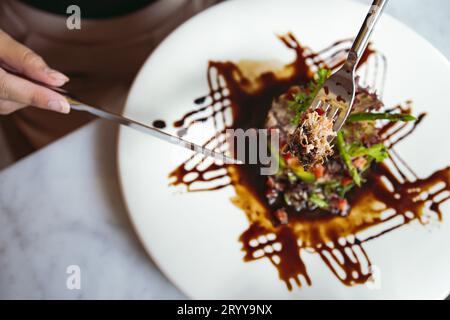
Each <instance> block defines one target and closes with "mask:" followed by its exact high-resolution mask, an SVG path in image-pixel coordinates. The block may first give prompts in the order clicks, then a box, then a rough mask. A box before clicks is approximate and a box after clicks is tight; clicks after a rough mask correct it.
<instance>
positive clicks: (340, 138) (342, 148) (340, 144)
mask: <svg viewBox="0 0 450 320" xmlns="http://www.w3.org/2000/svg"><path fill="white" fill-rule="evenodd" d="M336 143H337V148H338V150H339V153H340V154H341V157H342V160H344V163H345V165H346V166H347V169H348V172H349V173H350V176H351V177H352V179H353V181H354V182H355V184H356V185H357V186H358V187H359V186H361V176H360V175H359V173H358V169H356V167H355V166H354V165H353V162H352V159H351V156H350V154H349V153H348V146H347V144H346V143H345V140H344V134H343V133H342V131H339V132H338V133H337V137H336Z"/></svg>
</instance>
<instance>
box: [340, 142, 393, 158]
mask: <svg viewBox="0 0 450 320" xmlns="http://www.w3.org/2000/svg"><path fill="white" fill-rule="evenodd" d="M348 153H349V155H350V156H351V157H364V156H369V157H371V158H373V159H374V160H375V161H376V162H382V161H383V160H384V159H386V158H387V157H388V156H389V153H388V150H387V148H386V146H385V145H384V144H382V143H378V144H375V145H373V146H371V147H369V148H366V147H364V146H362V145H360V144H352V145H351V146H350V147H349V148H348Z"/></svg>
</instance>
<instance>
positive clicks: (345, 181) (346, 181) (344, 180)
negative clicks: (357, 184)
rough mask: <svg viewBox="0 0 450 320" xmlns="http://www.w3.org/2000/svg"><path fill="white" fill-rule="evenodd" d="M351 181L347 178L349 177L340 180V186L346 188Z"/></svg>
mask: <svg viewBox="0 0 450 320" xmlns="http://www.w3.org/2000/svg"><path fill="white" fill-rule="evenodd" d="M352 181H353V180H352V179H351V178H349V177H344V178H342V180H341V185H342V186H344V187H346V186H348V185H349V184H350V183H352Z"/></svg>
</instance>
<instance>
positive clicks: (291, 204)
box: [266, 69, 416, 224]
mask: <svg viewBox="0 0 450 320" xmlns="http://www.w3.org/2000/svg"><path fill="white" fill-rule="evenodd" d="M329 75H330V71H329V70H326V69H320V70H319V71H318V73H317V74H316V75H315V77H314V80H313V81H311V82H310V83H309V84H308V85H307V86H304V87H300V86H293V87H291V88H290V89H289V90H288V91H287V92H286V93H284V94H282V95H281V96H280V97H278V98H277V99H275V101H274V102H273V104H272V107H271V109H270V111H269V113H268V117H267V121H266V127H267V128H268V129H270V131H272V130H277V131H278V133H279V134H280V139H281V141H280V152H279V153H278V154H277V161H278V164H279V170H278V172H277V174H275V175H273V176H270V177H268V179H267V184H266V197H267V201H268V203H269V205H270V206H271V207H272V208H273V211H272V212H274V216H275V218H276V220H278V222H279V223H281V224H287V223H288V221H289V217H290V216H291V215H298V214H302V211H303V210H307V211H309V212H311V211H317V213H330V214H334V215H340V216H346V215H348V213H349V210H350V206H349V202H348V200H347V199H346V196H347V193H348V191H350V190H351V189H353V188H358V187H361V185H362V184H364V183H365V178H364V177H365V175H366V173H367V172H368V170H370V168H371V166H372V165H373V164H374V163H379V162H382V161H383V160H384V159H386V158H387V157H388V156H389V153H388V148H387V146H386V145H385V142H384V141H383V140H382V139H381V135H380V130H381V128H382V123H383V122H384V123H385V122H386V121H414V120H416V118H415V117H414V116H412V115H411V114H410V113H409V112H404V111H403V112H402V113H399V112H398V110H396V109H391V110H385V109H384V106H383V103H382V102H381V100H380V98H379V97H378V96H377V95H376V94H374V93H369V91H368V90H367V89H365V88H363V87H361V86H358V87H357V92H356V97H355V102H354V105H353V107H352V112H351V114H350V116H349V118H348V120H347V121H346V123H345V124H344V126H343V127H342V129H341V130H340V131H339V132H334V131H333V123H332V120H330V119H329V118H327V117H326V116H325V114H324V110H322V109H321V108H317V109H312V108H310V104H311V102H312V101H313V100H314V97H315V96H316V94H317V93H318V91H319V90H320V88H321V86H322V85H323V83H324V82H325V80H326V79H327V77H328V76H329Z"/></svg>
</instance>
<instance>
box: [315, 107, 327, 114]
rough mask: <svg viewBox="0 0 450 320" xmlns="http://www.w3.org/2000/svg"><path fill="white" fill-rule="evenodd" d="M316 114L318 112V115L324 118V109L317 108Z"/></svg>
mask: <svg viewBox="0 0 450 320" xmlns="http://www.w3.org/2000/svg"><path fill="white" fill-rule="evenodd" d="M316 112H317V114H318V115H319V116H323V115H324V114H325V111H323V109H322V108H317V109H316Z"/></svg>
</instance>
